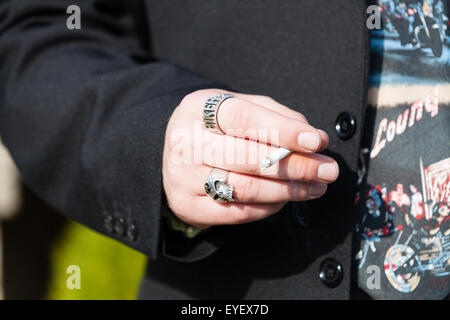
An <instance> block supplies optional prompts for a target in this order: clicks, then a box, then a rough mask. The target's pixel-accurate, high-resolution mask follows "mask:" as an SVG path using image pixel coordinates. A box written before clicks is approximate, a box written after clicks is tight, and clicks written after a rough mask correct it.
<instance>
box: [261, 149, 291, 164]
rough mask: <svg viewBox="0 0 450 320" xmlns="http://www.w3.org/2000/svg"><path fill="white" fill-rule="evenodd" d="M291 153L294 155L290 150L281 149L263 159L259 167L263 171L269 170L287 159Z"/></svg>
mask: <svg viewBox="0 0 450 320" xmlns="http://www.w3.org/2000/svg"><path fill="white" fill-rule="evenodd" d="M291 153H292V151H291V150H289V149H285V148H279V149H277V150H275V151H273V152H272V153H271V154H270V155H269V156H267V157H265V158H264V159H262V161H261V163H260V164H259V167H260V168H261V169H267V168H269V167H271V166H273V165H274V164H275V163H277V162H278V161H280V160H282V159H284V158H286V157H287V156H288V155H290V154H291Z"/></svg>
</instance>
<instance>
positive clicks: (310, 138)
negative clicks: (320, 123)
mask: <svg viewBox="0 0 450 320" xmlns="http://www.w3.org/2000/svg"><path fill="white" fill-rule="evenodd" d="M297 140H298V144H299V145H300V147H303V148H305V149H307V150H310V151H313V152H314V151H316V150H317V149H318V148H319V143H320V137H319V135H318V134H317V133H315V132H302V133H300V134H299V135H298V138H297Z"/></svg>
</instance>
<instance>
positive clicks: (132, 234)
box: [127, 223, 137, 242]
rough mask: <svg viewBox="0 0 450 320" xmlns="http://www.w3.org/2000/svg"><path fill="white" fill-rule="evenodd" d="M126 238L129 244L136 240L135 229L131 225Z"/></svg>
mask: <svg viewBox="0 0 450 320" xmlns="http://www.w3.org/2000/svg"><path fill="white" fill-rule="evenodd" d="M127 237H128V240H130V241H131V242H135V241H136V239H137V228H136V226H135V225H134V224H133V223H131V224H130V225H129V227H128V229H127Z"/></svg>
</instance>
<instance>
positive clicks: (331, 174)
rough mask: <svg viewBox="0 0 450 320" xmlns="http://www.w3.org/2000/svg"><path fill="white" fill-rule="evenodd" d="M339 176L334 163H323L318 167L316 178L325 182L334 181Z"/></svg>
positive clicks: (337, 168)
mask: <svg viewBox="0 0 450 320" xmlns="http://www.w3.org/2000/svg"><path fill="white" fill-rule="evenodd" d="M338 175H339V167H338V165H337V163H336V162H325V163H322V164H321V165H320V166H319V170H318V172H317V176H318V177H319V179H322V180H325V181H334V180H336V179H337V177H338Z"/></svg>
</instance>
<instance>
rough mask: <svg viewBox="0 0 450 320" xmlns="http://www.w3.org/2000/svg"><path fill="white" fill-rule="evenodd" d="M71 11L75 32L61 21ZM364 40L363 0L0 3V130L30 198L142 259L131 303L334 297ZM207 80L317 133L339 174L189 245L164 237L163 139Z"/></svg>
mask: <svg viewBox="0 0 450 320" xmlns="http://www.w3.org/2000/svg"><path fill="white" fill-rule="evenodd" d="M71 4H77V5H79V6H80V8H81V12H82V20H81V27H82V28H81V30H70V31H69V30H68V29H67V28H66V19H67V17H68V15H67V14H66V8H67V6H68V5H71ZM368 38H369V37H368V30H367V28H366V5H365V2H364V1H361V0H333V1H330V0H283V1H278V0H245V1H242V0H226V1H225V0H171V1H154V0H146V1H125V0H123V1H118V0H116V1H113V0H105V1H95V0H84V1H81V0H79V1H77V0H69V1H61V0H58V1H56V0H54V1H51V0H48V1H44V0H19V1H1V2H0V132H1V134H2V139H3V140H4V143H5V144H6V145H7V147H8V148H9V150H10V151H11V153H12V156H13V157H14V159H15V161H16V163H17V165H18V167H19V169H20V171H21V173H22V175H23V177H24V179H25V181H26V182H27V183H28V184H29V185H30V186H31V188H32V189H33V190H34V191H35V192H36V193H37V194H38V195H39V196H40V197H41V198H42V199H44V200H46V202H48V203H49V204H51V205H52V206H53V207H55V208H57V209H58V210H59V211H61V212H62V213H63V214H65V215H66V216H68V217H70V218H72V219H74V220H77V221H79V222H82V223H84V224H85V225H87V226H89V227H91V228H93V229H95V230H97V231H99V232H101V233H104V234H107V235H109V236H111V237H112V238H115V239H117V240H119V241H121V242H123V243H125V244H126V245H129V246H131V247H133V248H135V249H137V250H139V251H142V252H144V253H145V254H147V255H148V256H149V257H150V258H151V262H150V263H149V272H148V275H147V277H146V278H145V280H144V282H143V285H142V290H141V297H142V298H164V299H165V298H238V299H239V298H253V299H259V298H268V299H272V298H273V299H283V298H288V299H303V298H308V299H309V298H325V299H346V298H349V296H350V291H351V290H350V287H351V286H350V274H351V240H352V227H353V223H354V215H355V213H354V209H353V207H354V206H353V201H354V195H355V190H356V174H355V172H356V169H357V161H358V152H359V143H360V137H361V133H362V130H364V126H363V123H364V110H365V105H366V103H365V97H366V91H367V74H368ZM210 87H224V88H230V89H233V90H235V91H241V92H246V93H253V94H264V95H268V96H271V97H273V98H275V99H277V100H279V101H280V102H282V103H283V104H285V105H287V106H289V107H291V108H293V109H296V110H298V111H300V112H302V113H303V114H304V115H305V116H306V117H307V118H308V120H309V121H310V122H311V123H312V125H314V126H316V127H318V128H321V129H324V130H326V131H327V132H328V133H329V135H330V145H329V148H328V149H327V151H326V152H325V153H327V154H329V155H331V156H332V157H334V158H335V159H336V160H337V161H338V163H339V165H340V168H341V175H340V177H339V179H338V181H337V182H336V183H334V184H332V185H331V186H330V188H329V190H328V192H327V194H326V196H324V197H323V198H321V199H319V200H316V201H314V202H310V203H308V204H301V203H291V204H289V205H288V206H287V207H286V208H285V209H284V210H282V212H280V213H279V214H277V215H275V216H273V217H271V218H269V219H266V220H263V221H260V222H256V223H251V224H247V225H243V226H236V227H218V228H213V229H212V230H211V231H210V232H208V233H205V234H204V235H201V236H199V237H198V238H197V239H194V240H188V239H183V238H182V237H181V236H179V235H178V234H175V233H173V232H171V231H170V230H168V229H167V228H166V227H165V224H164V223H163V222H162V219H161V218H160V217H161V210H162V208H163V206H164V200H163V198H164V197H163V190H162V183H161V178H160V176H161V155H162V148H163V136H164V130H165V127H166V124H167V120H168V119H169V117H170V115H171V112H172V111H173V109H174V108H175V107H176V106H177V104H178V103H179V102H180V100H181V99H182V98H183V96H185V95H186V94H187V93H189V92H192V91H194V90H197V89H200V88H210ZM342 112H349V113H351V114H352V115H353V116H354V118H355V120H356V131H355V133H354V135H353V136H351V137H350V138H349V139H348V140H342V139H340V138H338V136H337V134H336V133H335V121H336V119H337V117H338V115H339V114H341V113H342ZM327 258H334V259H335V260H336V261H337V263H339V264H340V265H341V267H342V273H340V272H339V271H338V270H337V272H338V273H337V274H331V282H332V283H331V285H332V286H334V288H330V287H328V286H326V285H325V284H324V282H323V281H322V280H320V279H319V273H320V270H321V264H322V262H323V261H324V260H325V259H327ZM333 268H334V267H333V265H332V266H331V269H332V271H333V270H334V271H336V269H333ZM332 273H333V272H332ZM341 274H342V275H343V278H342V281H341V280H340V275H341ZM334 275H336V279H333V277H334Z"/></svg>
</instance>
